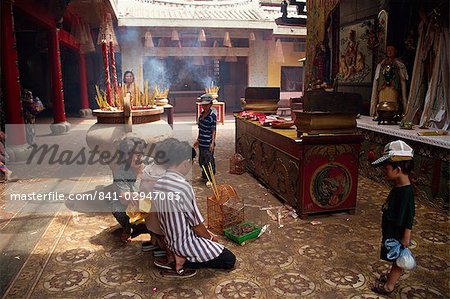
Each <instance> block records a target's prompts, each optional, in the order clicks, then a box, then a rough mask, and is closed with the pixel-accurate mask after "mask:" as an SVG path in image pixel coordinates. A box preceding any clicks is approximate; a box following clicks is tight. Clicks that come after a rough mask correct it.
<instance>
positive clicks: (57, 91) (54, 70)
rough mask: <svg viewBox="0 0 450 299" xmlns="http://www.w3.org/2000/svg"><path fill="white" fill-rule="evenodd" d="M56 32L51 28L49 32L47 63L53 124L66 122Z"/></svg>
mask: <svg viewBox="0 0 450 299" xmlns="http://www.w3.org/2000/svg"><path fill="white" fill-rule="evenodd" d="M58 31H59V29H57V28H52V29H51V30H50V32H49V61H50V67H51V74H52V102H53V121H54V123H64V122H65V121H66V112H65V110H64V92H63V83H62V71H61V53H60V50H59V37H58Z"/></svg>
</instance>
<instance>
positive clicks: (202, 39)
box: [198, 29, 206, 42]
mask: <svg viewBox="0 0 450 299" xmlns="http://www.w3.org/2000/svg"><path fill="white" fill-rule="evenodd" d="M198 41H199V42H206V34H205V30H203V29H201V30H200V32H199V33H198Z"/></svg>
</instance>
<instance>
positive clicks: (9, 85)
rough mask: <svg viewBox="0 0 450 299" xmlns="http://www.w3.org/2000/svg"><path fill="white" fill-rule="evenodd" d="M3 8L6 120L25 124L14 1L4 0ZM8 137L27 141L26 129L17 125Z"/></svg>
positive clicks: (3, 76) (13, 143) (3, 77)
mask: <svg viewBox="0 0 450 299" xmlns="http://www.w3.org/2000/svg"><path fill="white" fill-rule="evenodd" d="M1 10H2V11H1V18H2V19H1V26H2V30H1V64H2V70H3V74H2V85H3V90H4V92H5V99H6V122H7V124H19V125H20V124H21V125H23V124H24V120H23V115H22V104H21V102H20V81H19V69H18V67H17V50H16V38H15V36H14V18H13V1H8V0H4V1H2V2H1ZM7 137H8V143H9V144H11V145H20V144H25V143H26V141H25V130H24V129H21V128H20V126H17V130H16V128H14V133H13V134H9V135H8V136H7Z"/></svg>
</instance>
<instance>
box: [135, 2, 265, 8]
mask: <svg viewBox="0 0 450 299" xmlns="http://www.w3.org/2000/svg"><path fill="white" fill-rule="evenodd" d="M127 2H128V3H127V6H128V5H132V2H134V3H135V4H141V5H142V4H150V5H158V6H171V7H174V6H175V7H179V6H182V7H185V8H186V7H192V8H195V7H202V8H204V7H205V6H216V7H220V8H221V9H222V8H224V7H227V6H229V7H236V6H248V5H256V6H258V7H259V6H261V5H260V3H259V1H258V0H201V1H197V0H196V1H186V0H128V1H127Z"/></svg>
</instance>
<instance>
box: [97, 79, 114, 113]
mask: <svg viewBox="0 0 450 299" xmlns="http://www.w3.org/2000/svg"><path fill="white" fill-rule="evenodd" d="M95 91H96V93H97V95H96V96H95V100H96V101H97V105H98V107H100V109H108V110H110V109H111V106H110V105H109V104H108V100H107V97H106V95H105V92H103V95H102V94H101V92H100V89H99V88H98V86H97V85H95Z"/></svg>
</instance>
